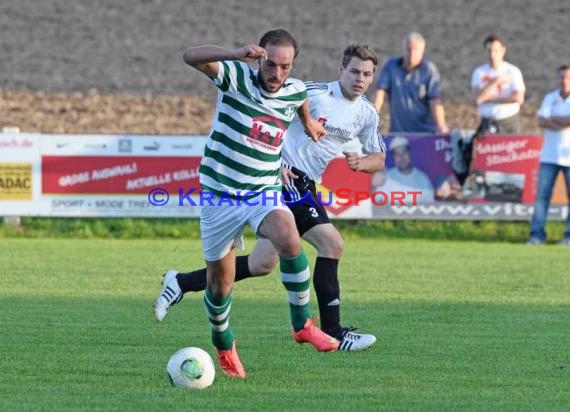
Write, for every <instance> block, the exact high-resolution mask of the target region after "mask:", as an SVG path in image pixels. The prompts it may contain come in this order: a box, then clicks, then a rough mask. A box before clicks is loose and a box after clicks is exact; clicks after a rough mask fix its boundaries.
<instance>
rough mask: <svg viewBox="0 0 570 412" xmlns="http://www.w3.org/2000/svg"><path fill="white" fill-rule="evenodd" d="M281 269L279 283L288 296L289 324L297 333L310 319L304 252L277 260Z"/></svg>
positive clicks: (307, 266)
mask: <svg viewBox="0 0 570 412" xmlns="http://www.w3.org/2000/svg"><path fill="white" fill-rule="evenodd" d="M279 267H280V269H281V282H283V285H284V286H285V289H287V292H288V295H289V309H290V310H291V323H292V324H293V329H294V330H295V331H299V330H301V329H303V326H305V322H306V321H307V319H310V318H311V313H310V312H309V297H310V295H311V293H310V290H311V273H310V271H309V261H308V260H307V256H305V252H303V251H302V250H301V253H299V255H297V256H295V257H293V258H289V259H285V258H281V259H280V260H279Z"/></svg>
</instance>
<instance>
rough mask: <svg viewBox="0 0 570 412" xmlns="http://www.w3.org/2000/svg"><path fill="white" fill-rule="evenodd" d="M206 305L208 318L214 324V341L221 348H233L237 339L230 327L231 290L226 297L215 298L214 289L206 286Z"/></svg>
mask: <svg viewBox="0 0 570 412" xmlns="http://www.w3.org/2000/svg"><path fill="white" fill-rule="evenodd" d="M204 306H206V313H207V314H208V320H209V321H210V325H212V343H213V344H214V346H215V347H216V348H218V349H220V350H228V349H231V348H232V345H233V342H234V340H235V338H234V333H233V332H232V330H231V328H230V309H231V306H232V294H231V292H230V294H229V295H228V296H226V297H224V298H215V297H214V294H213V293H212V291H211V290H210V289H209V288H206V293H204Z"/></svg>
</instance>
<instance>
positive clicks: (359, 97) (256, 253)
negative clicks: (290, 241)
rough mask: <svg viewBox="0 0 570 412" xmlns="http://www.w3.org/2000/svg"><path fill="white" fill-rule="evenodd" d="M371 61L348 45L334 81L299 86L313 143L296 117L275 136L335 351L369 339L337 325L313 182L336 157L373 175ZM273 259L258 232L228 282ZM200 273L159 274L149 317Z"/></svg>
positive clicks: (368, 52) (326, 226)
mask: <svg viewBox="0 0 570 412" xmlns="http://www.w3.org/2000/svg"><path fill="white" fill-rule="evenodd" d="M377 65H378V58H377V56H376V54H375V53H374V52H373V51H372V49H370V48H369V47H368V46H367V45H351V46H348V47H347V48H346V49H345V50H344V53H343V59H342V65H341V67H340V78H339V80H337V81H334V82H330V83H314V82H307V83H306V86H307V95H308V100H309V107H310V117H311V118H314V119H318V120H319V121H320V122H321V123H322V124H323V126H324V128H325V130H326V133H327V134H326V136H325V137H324V138H322V139H320V140H319V141H318V142H313V141H311V139H309V137H308V136H307V135H306V134H305V132H304V130H303V125H302V124H301V123H300V122H299V121H298V120H299V119H297V120H295V121H294V122H293V123H292V124H291V125H290V127H289V129H288V130H287V133H286V135H285V137H284V138H283V149H282V164H283V168H282V172H281V180H282V182H283V196H284V199H285V201H286V202H287V206H288V207H289V209H290V210H291V212H293V215H294V217H295V224H296V226H297V230H298V231H299V234H300V235H301V237H302V238H303V239H305V240H306V241H307V242H309V243H310V244H311V245H313V246H314V247H315V248H316V249H317V259H316V263H315V268H314V272H313V284H314V287H315V293H316V295H317V301H318V304H319V313H320V320H321V329H322V330H323V331H324V332H326V333H327V334H329V335H331V336H333V337H336V338H337V339H338V340H339V342H340V343H339V345H338V350H341V351H349V352H354V351H360V350H364V349H366V348H368V347H370V346H371V345H373V344H374V343H375V342H376V337H375V336H374V335H370V334H361V333H356V332H354V328H352V327H343V326H341V323H340V285H339V280H338V263H339V259H340V257H341V255H342V252H343V249H344V245H343V240H342V237H341V235H340V233H339V232H338V231H337V230H336V228H335V227H334V226H333V225H332V223H331V221H330V219H329V217H328V215H327V212H326V210H325V208H324V207H323V205H322V204H321V202H320V201H319V196H318V194H317V192H316V183H318V182H321V177H322V174H323V172H324V171H325V168H326V167H327V165H328V164H329V163H330V162H331V161H332V160H333V159H334V158H336V157H337V156H338V155H341V154H344V156H345V158H346V161H347V164H348V166H349V168H350V169H352V170H353V171H358V172H364V173H374V172H376V171H378V170H380V169H382V168H383V167H384V162H385V159H386V146H385V144H384V139H383V137H382V134H381V133H380V132H379V117H378V114H377V112H376V109H375V108H374V105H373V104H372V102H370V101H369V100H367V99H366V97H364V96H363V95H364V93H365V92H366V90H367V89H368V87H369V86H370V84H371V83H372V81H373V79H374V72H375V70H376V67H377ZM355 142H360V144H361V145H362V151H363V153H364V154H363V155H361V154H359V153H357V152H355V151H354V150H353V149H351V147H354V143H355ZM321 198H322V196H321ZM277 258H278V256H277V253H276V251H275V248H274V247H273V246H272V245H271V243H270V242H269V241H267V239H264V238H261V237H258V239H257V243H256V247H255V249H254V250H253V252H252V253H251V254H250V255H247V256H238V257H237V259H236V277H235V280H236V281H240V280H242V279H246V278H248V277H253V276H262V275H267V274H269V273H270V272H271V270H272V269H273V267H274V266H275V265H276V263H277ZM205 277H206V272H205V269H199V270H196V271H193V272H189V273H179V272H177V271H169V272H168V273H166V275H165V280H164V282H163V285H164V287H163V290H162V292H161V294H160V295H159V297H158V298H157V300H156V303H155V317H156V319H157V320H158V321H161V320H162V319H163V318H164V316H166V314H167V311H168V309H169V308H170V306H172V305H174V304H176V303H178V302H179V301H180V299H182V295H183V294H184V293H186V292H190V291H200V290H203V289H204V287H205Z"/></svg>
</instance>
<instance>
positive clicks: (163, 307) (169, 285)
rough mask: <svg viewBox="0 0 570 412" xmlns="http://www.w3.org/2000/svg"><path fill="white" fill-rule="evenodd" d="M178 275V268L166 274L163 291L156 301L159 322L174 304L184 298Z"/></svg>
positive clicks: (156, 314)
mask: <svg viewBox="0 0 570 412" xmlns="http://www.w3.org/2000/svg"><path fill="white" fill-rule="evenodd" d="M176 275H178V271H176V270H170V271H168V272H166V273H165V274H164V279H163V280H162V291H161V292H160V295H159V296H158V298H156V301H155V302H154V317H155V318H156V320H157V321H159V322H160V321H161V320H162V319H164V317H165V316H166V315H167V313H168V309H169V308H170V307H171V306H172V305H176V304H177V303H178V302H180V301H181V300H182V289H180V286H178V280H177V279H176Z"/></svg>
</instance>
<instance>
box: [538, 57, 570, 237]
mask: <svg viewBox="0 0 570 412" xmlns="http://www.w3.org/2000/svg"><path fill="white" fill-rule="evenodd" d="M558 74H559V76H560V88H559V89H556V90H553V91H551V92H550V93H548V94H546V96H544V99H543V101H542V104H541V105H540V109H539V110H538V124H539V126H540V127H542V128H544V142H543V145H542V151H541V153H540V172H539V176H538V185H537V192H536V203H535V205H534V214H533V216H532V221H531V227H530V239H529V241H528V244H530V245H540V244H543V243H544V242H545V241H546V232H545V230H544V226H545V223H546V219H547V216H548V208H549V206H550V199H551V197H552V189H553V188H554V183H555V181H556V177H557V176H558V173H559V172H562V173H563V174H564V179H565V181H566V190H567V193H568V195H569V196H570V65H565V66H561V67H560V68H559V69H558ZM560 244H561V245H566V246H570V213H569V214H568V217H567V220H566V231H565V232H564V237H563V238H562V240H561V241H560Z"/></svg>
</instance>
